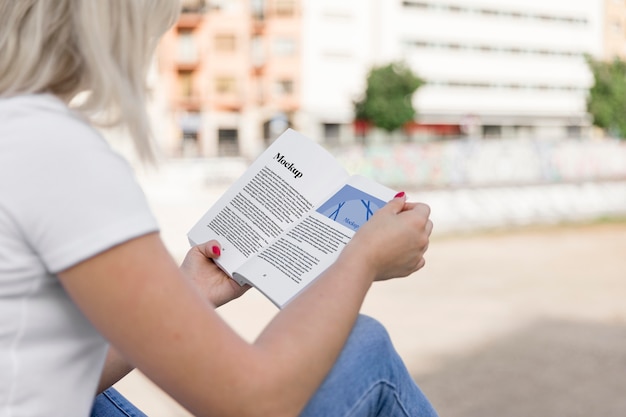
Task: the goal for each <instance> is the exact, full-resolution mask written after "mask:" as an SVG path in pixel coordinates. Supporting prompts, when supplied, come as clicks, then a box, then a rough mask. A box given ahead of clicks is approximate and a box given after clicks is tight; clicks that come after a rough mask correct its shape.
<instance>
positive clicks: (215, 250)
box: [211, 246, 222, 256]
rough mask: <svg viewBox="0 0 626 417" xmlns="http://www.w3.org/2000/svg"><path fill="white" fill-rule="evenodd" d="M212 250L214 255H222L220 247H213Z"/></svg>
mask: <svg viewBox="0 0 626 417" xmlns="http://www.w3.org/2000/svg"><path fill="white" fill-rule="evenodd" d="M211 250H212V251H213V254H214V255H217V256H220V255H221V254H222V251H221V250H220V247H219V246H213V247H212V248H211Z"/></svg>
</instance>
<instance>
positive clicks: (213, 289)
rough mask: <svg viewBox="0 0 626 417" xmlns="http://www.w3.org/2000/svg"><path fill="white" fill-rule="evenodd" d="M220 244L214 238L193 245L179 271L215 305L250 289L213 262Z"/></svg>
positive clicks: (218, 253) (217, 255)
mask: <svg viewBox="0 0 626 417" xmlns="http://www.w3.org/2000/svg"><path fill="white" fill-rule="evenodd" d="M221 249H222V248H221V246H220V244H219V243H218V242H217V241H216V240H210V241H208V242H206V243H202V244H200V245H197V246H194V247H193V248H191V249H190V250H189V252H187V255H186V256H185V259H184V260H183V263H182V264H181V266H180V270H181V272H182V273H183V274H184V275H185V276H186V277H188V278H189V279H191V281H192V282H193V283H194V285H195V286H196V288H197V289H198V290H199V291H200V294H202V296H203V297H204V298H206V299H207V300H208V301H210V302H211V303H212V304H214V305H215V306H216V307H219V306H221V305H223V304H226V303H228V302H229V301H232V300H234V299H235V298H238V297H240V296H241V295H242V294H243V293H245V292H246V291H248V290H249V289H250V286H249V285H244V286H243V287H242V286H240V285H239V284H237V283H236V282H235V281H234V280H232V279H231V278H229V276H228V275H226V273H225V272H224V271H222V270H221V269H220V268H219V267H218V266H217V265H216V264H215V262H213V259H216V258H218V257H219V256H220V253H221Z"/></svg>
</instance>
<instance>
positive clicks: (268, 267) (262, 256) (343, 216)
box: [234, 176, 395, 307]
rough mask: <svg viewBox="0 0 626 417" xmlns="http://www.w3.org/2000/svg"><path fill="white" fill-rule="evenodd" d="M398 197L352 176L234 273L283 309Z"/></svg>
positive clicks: (387, 189) (384, 188)
mask: <svg viewBox="0 0 626 417" xmlns="http://www.w3.org/2000/svg"><path fill="white" fill-rule="evenodd" d="M394 195H395V191H393V190H391V189H389V188H387V187H385V186H383V185H380V184H378V183H375V182H373V181H371V180H368V179H367V178H364V177H361V176H353V177H350V178H349V179H348V180H347V181H346V183H345V184H342V185H341V186H339V187H337V189H336V190H334V191H333V192H332V193H331V194H329V195H327V196H326V197H325V198H324V200H323V201H322V202H321V203H320V204H319V205H318V206H317V207H316V208H315V210H313V211H311V212H310V213H309V214H308V215H306V216H305V217H304V218H303V219H302V220H301V221H300V222H299V223H298V224H296V225H294V226H292V227H291V228H290V229H289V230H288V231H287V232H286V233H285V234H283V235H282V236H281V237H280V238H279V239H277V240H275V241H274V242H273V243H272V244H271V245H269V246H268V247H267V248H265V249H263V250H262V251H261V252H260V253H259V254H258V255H257V256H255V257H254V258H252V259H250V260H249V261H248V262H246V263H245V264H244V265H242V267H241V268H238V269H237V270H236V271H235V274H234V276H235V277H238V276H243V277H245V278H246V279H247V281H249V282H250V283H252V285H254V287H256V288H257V289H258V290H259V291H261V292H262V293H263V294H265V296H267V297H268V298H269V299H270V300H271V301H272V302H273V303H274V304H276V305H277V306H278V307H283V306H284V305H285V304H287V303H288V302H289V301H290V300H291V299H293V297H295V296H296V295H297V294H298V293H300V292H301V291H302V290H303V289H304V288H305V287H306V286H307V285H309V284H310V283H311V282H312V281H313V280H314V279H315V278H316V277H318V276H319V275H320V274H321V273H322V272H323V271H324V270H325V269H326V268H328V267H329V266H330V265H331V264H332V263H333V262H334V261H335V259H337V257H338V256H339V253H340V252H341V251H342V250H343V248H344V247H345V245H346V244H347V243H348V242H349V241H350V239H351V238H352V236H353V235H354V233H356V230H358V228H359V227H360V226H361V225H362V224H363V223H365V222H366V221H367V220H368V219H369V218H370V217H371V216H372V215H373V213H374V212H376V210H378V209H379V208H381V207H382V206H384V205H385V204H386V203H387V202H388V201H389V200H391V199H392V198H393V196H394Z"/></svg>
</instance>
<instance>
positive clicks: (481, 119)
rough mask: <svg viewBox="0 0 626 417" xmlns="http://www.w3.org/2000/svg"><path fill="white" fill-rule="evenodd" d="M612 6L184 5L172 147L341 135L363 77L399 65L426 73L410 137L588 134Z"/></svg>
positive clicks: (323, 1)
mask: <svg viewBox="0 0 626 417" xmlns="http://www.w3.org/2000/svg"><path fill="white" fill-rule="evenodd" d="M607 1H608V2H613V3H617V1H616V0H550V1H539V0H420V1H417V0H405V1H402V0H342V1H336V0H220V1H217V0H216V1H200V0H187V1H185V10H184V13H183V15H182V16H181V19H180V21H179V22H178V24H177V26H176V28H174V29H173V30H172V31H171V32H170V33H169V34H168V35H167V36H166V39H165V40H164V44H163V47H162V48H161V52H162V53H161V62H160V63H161V69H162V73H163V77H164V78H163V80H164V85H167V86H168V89H169V92H168V97H170V100H169V103H170V104H169V106H170V107H171V109H172V110H173V111H174V114H176V121H175V123H174V124H173V126H174V128H173V132H172V135H171V136H172V137H178V138H181V139H178V140H174V142H173V143H172V146H171V149H173V150H174V151H175V152H179V153H182V154H191V155H205V156H216V155H244V156H248V157H252V156H254V155H256V154H257V153H258V152H259V151H260V150H261V149H262V148H263V147H264V145H265V144H266V143H267V141H268V140H271V139H272V138H273V137H275V133H276V132H278V131H280V130H281V129H284V127H285V126H287V125H291V126H294V127H295V128H297V129H298V130H300V131H302V132H303V133H305V134H307V135H309V136H311V137H314V138H316V139H318V140H320V141H325V142H327V143H329V144H339V143H346V142H347V143H349V142H351V141H354V140H355V132H354V121H353V102H354V101H355V100H357V99H358V98H359V97H360V95H361V94H362V92H363V90H364V87H365V77H366V74H367V71H368V70H369V69H370V68H371V67H372V66H373V65H378V64H386V63H388V62H391V61H397V60H404V61H406V62H407V63H409V65H410V66H411V67H412V68H413V69H414V70H415V72H416V73H417V74H418V75H419V76H420V77H422V78H423V79H425V81H426V84H425V85H424V86H422V87H421V88H420V89H419V90H418V92H417V93H416V94H415V96H414V105H415V107H416V109H417V111H418V116H417V118H416V120H415V121H414V123H412V124H409V125H408V126H407V129H406V132H405V133H406V136H408V137H409V138H410V139H411V140H427V139H437V138H441V137H459V136H468V135H471V136H476V137H482V138H502V137H536V138H563V137H572V136H582V135H585V134H586V131H587V129H588V128H589V123H590V122H589V118H588V116H587V113H586V96H587V91H588V88H589V87H590V86H591V84H592V82H593V80H592V75H591V73H590V71H589V69H588V68H587V65H586V62H585V59H584V55H585V54H587V53H589V54H592V55H594V56H601V55H602V53H603V42H604V35H603V34H604V32H603V28H604V26H605V25H604V19H605V17H604V15H603V13H604V10H608V9H606V7H604V8H603V4H602V2H607ZM620 24H621V23H620ZM615 31H617V30H615ZM622 33H623V29H622ZM623 46H624V44H623V42H622V44H621V47H622V48H623ZM176 130H178V132H179V134H178V136H177V135H176V132H175V131H176Z"/></svg>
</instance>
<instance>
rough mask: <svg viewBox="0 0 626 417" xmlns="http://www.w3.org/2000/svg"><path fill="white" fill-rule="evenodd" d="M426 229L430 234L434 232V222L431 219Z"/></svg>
mask: <svg viewBox="0 0 626 417" xmlns="http://www.w3.org/2000/svg"><path fill="white" fill-rule="evenodd" d="M424 229H425V230H426V233H427V234H428V236H430V234H431V233H432V232H433V222H432V221H431V220H430V219H429V220H428V221H427V222H426V225H425V226H424Z"/></svg>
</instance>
